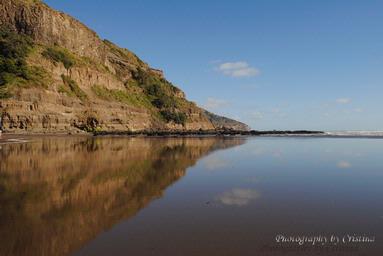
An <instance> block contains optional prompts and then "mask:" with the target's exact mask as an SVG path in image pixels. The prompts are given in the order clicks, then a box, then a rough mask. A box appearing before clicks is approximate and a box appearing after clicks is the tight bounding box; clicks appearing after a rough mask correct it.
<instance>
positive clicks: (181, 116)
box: [160, 110, 187, 125]
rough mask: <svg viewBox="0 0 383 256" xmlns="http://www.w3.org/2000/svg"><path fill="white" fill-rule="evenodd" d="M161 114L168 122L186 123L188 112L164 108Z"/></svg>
mask: <svg viewBox="0 0 383 256" xmlns="http://www.w3.org/2000/svg"><path fill="white" fill-rule="evenodd" d="M160 113H161V116H162V117H163V118H164V119H165V120H166V122H170V121H173V122H174V123H176V124H182V125H184V124H185V122H186V119H187V117H186V114H185V113H182V112H174V111H171V110H162V111H161V112H160Z"/></svg>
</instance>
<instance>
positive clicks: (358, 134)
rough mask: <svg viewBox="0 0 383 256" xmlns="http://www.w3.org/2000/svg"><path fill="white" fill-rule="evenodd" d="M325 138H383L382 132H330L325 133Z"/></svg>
mask: <svg viewBox="0 0 383 256" xmlns="http://www.w3.org/2000/svg"><path fill="white" fill-rule="evenodd" d="M325 135H327V136H351V137H363V136H365V137H383V131H331V132H325Z"/></svg>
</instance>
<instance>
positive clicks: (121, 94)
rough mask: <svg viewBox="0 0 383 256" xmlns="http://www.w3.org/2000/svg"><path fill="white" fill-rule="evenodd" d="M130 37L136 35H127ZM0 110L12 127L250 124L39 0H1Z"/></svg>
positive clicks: (30, 129) (78, 128) (216, 126)
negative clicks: (206, 105)
mask: <svg viewBox="0 0 383 256" xmlns="http://www.w3.org/2000/svg"><path fill="white" fill-rule="evenodd" d="M132 36H134V35H132ZM0 46H1V49H0V114H1V116H2V120H3V126H4V129H5V130H7V131H14V132H31V133H34V132H76V131H88V132H89V131H139V130H170V131H171V130H177V131H178V130H215V129H236V130H237V129H239V130H242V129H248V128H247V126H246V125H244V124H242V123H240V122H237V121H235V120H231V119H227V118H225V117H219V116H216V115H214V114H211V113H209V112H207V111H205V110H204V109H201V108H200V107H198V106H197V105H196V104H195V103H193V102H190V101H188V100H187V99H186V98H185V94H184V93H183V92H182V91H181V90H180V89H179V88H178V87H176V86H174V85H173V84H172V83H171V82H169V81H167V80H166V79H165V77H164V74H163V72H162V71H161V70H158V69H154V68H151V67H150V66H149V65H148V64H147V63H145V62H143V61H142V60H141V59H139V58H138V57H137V56H136V55H135V54H134V53H132V52H131V51H129V50H127V49H123V48H120V47H118V46H117V45H115V44H113V43H112V42H110V41H107V40H102V39H100V38H99V37H98V35H97V34H96V33H95V32H94V31H92V30H90V29H89V28H87V27H86V26H85V25H83V24H82V23H80V22H79V21H77V20H76V19H74V18H72V17H70V16H68V15H66V14H64V13H62V12H58V11H55V10H53V9H51V8H50V7H48V6H47V5H46V4H45V3H43V2H41V1H38V0H0Z"/></svg>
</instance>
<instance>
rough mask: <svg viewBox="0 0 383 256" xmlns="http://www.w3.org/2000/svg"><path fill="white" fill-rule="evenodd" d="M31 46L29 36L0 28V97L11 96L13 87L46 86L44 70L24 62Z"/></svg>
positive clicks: (32, 44) (31, 42)
mask: <svg viewBox="0 0 383 256" xmlns="http://www.w3.org/2000/svg"><path fill="white" fill-rule="evenodd" d="M33 46H34V43H33V41H32V39H31V38H30V37H28V36H26V35H23V34H17V33H15V32H13V31H11V30H9V29H7V28H1V29H0V98H9V97H11V96H12V89H13V87H22V86H24V87H25V86H30V85H38V86H44V87H46V80H47V77H48V75H47V73H46V71H45V70H44V69H43V68H42V67H36V66H29V65H27V62H26V58H27V56H28V54H29V53H30V52H31V50H32V48H33Z"/></svg>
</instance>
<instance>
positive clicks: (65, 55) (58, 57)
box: [42, 46, 76, 69]
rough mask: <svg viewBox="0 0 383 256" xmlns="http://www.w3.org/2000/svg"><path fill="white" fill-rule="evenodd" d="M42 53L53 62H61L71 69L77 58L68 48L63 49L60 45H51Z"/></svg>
mask: <svg viewBox="0 0 383 256" xmlns="http://www.w3.org/2000/svg"><path fill="white" fill-rule="evenodd" d="M42 55H43V56H44V57H45V58H47V59H50V60H52V61H53V62H55V63H57V62H61V63H62V64H63V65H64V67H65V68H66V69H70V68H71V67H73V66H74V64H75V62H76V61H75V58H74V57H73V56H72V54H71V53H69V52H68V51H67V50H66V49H62V48H60V47H58V46H55V47H49V48H47V49H46V50H45V51H43V52H42Z"/></svg>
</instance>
